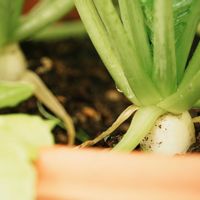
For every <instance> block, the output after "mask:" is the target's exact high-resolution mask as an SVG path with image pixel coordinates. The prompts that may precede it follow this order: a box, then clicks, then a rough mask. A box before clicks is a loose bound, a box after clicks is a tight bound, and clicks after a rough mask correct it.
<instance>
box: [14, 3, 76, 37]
mask: <svg viewBox="0 0 200 200" xmlns="http://www.w3.org/2000/svg"><path fill="white" fill-rule="evenodd" d="M45 2H47V1H45ZM45 2H44V4H42V5H41V6H42V8H40V7H38V11H37V12H36V11H34V12H36V13H37V14H36V15H33V14H31V12H30V14H29V15H28V16H27V17H26V18H25V19H24V20H23V21H22V24H21V26H19V28H18V29H17V30H16V32H15V39H16V40H23V39H26V38H28V37H31V36H33V35H34V34H35V33H37V32H38V31H40V30H41V29H42V28H45V27H46V26H48V25H49V24H51V23H53V22H54V21H56V20H58V19H59V18H61V17H62V16H63V15H64V14H65V13H67V12H69V11H70V10H71V9H72V8H73V6H74V3H73V1H72V0H52V1H51V2H48V4H47V3H46V4H47V5H45Z"/></svg>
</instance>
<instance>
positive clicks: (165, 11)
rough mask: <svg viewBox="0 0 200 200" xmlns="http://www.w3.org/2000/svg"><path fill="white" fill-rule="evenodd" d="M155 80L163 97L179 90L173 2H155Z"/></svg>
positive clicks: (157, 0) (169, 0)
mask: <svg viewBox="0 0 200 200" xmlns="http://www.w3.org/2000/svg"><path fill="white" fill-rule="evenodd" d="M154 5H155V8H154V35H153V44H154V69H153V74H152V75H153V80H154V82H155V84H156V85H157V87H158V89H159V91H160V93H161V94H162V96H163V97H167V96H169V95H170V94H172V93H173V92H175V91H176V89H177V76H176V56H175V39H174V24H173V22H174V20H173V10H172V0H167V1H163V0H155V3H154Z"/></svg>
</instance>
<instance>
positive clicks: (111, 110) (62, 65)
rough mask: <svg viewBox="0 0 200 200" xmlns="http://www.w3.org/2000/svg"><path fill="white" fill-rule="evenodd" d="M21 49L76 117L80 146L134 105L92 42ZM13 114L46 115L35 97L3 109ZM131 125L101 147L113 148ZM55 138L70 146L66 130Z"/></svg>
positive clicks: (57, 132)
mask: <svg viewBox="0 0 200 200" xmlns="http://www.w3.org/2000/svg"><path fill="white" fill-rule="evenodd" d="M21 47H22V49H23V51H24V53H25V55H26V57H27V59H28V63H29V68H30V69H32V70H33V71H35V72H36V73H37V74H38V75H39V76H40V77H41V78H42V79H43V81H44V82H45V83H46V85H47V86H48V87H49V88H50V89H51V91H52V92H53V93H54V94H55V96H56V97H57V98H58V100H59V101H60V102H61V103H62V104H63V105H64V107H65V108H66V110H67V111H68V112H69V114H70V115H71V116H72V118H73V120H74V123H75V126H76V130H77V135H78V138H79V139H77V141H76V143H77V144H79V143H81V142H82V141H84V140H86V139H91V138H94V137H96V136H97V135H98V134H99V133H100V132H102V131H104V130H105V129H106V128H108V127H109V126H110V125H111V124H112V123H113V122H114V121H115V120H116V118H117V117H118V115H119V114H120V113H121V112H122V111H123V110H124V109H125V108H126V107H127V106H129V105H130V103H129V102H128V100H126V98H125V97H124V96H123V94H121V93H120V92H118V91H117V89H116V86H115V84H114V82H113V81H112V79H111V77H110V76H109V74H108V72H107V71H106V68H105V67H104V66H103V64H102V62H101V60H100V58H99V56H98V55H97V53H96V51H95V49H94V47H93V45H92V44H91V42H90V40H89V39H87V38H86V39H82V40H73V39H70V40H66V41H62V42H51V43H35V42H26V43H23V44H22V45H21ZM11 112H12V113H19V112H20V113H21V112H22V113H29V114H37V115H38V114H39V115H41V116H42V114H41V113H40V112H39V109H38V103H37V100H36V99H35V98H34V97H32V98H31V99H29V100H28V101H25V102H23V103H21V104H20V105H19V106H17V107H15V108H11V109H3V110H1V113H2V114H3V113H11ZM48 112H49V111H48ZM128 124H129V123H128V122H126V123H124V124H123V125H122V126H121V127H120V128H119V129H118V130H117V132H116V133H115V134H112V136H111V137H109V138H107V140H104V141H102V142H100V143H99V144H97V146H103V147H112V146H113V145H114V144H115V143H117V142H118V140H120V138H121V135H122V134H123V133H124V132H125V131H126V130H127V128H128ZM54 135H55V140H56V143H58V144H65V143H67V136H66V132H65V130H63V129H61V128H59V127H56V129H55V130H54Z"/></svg>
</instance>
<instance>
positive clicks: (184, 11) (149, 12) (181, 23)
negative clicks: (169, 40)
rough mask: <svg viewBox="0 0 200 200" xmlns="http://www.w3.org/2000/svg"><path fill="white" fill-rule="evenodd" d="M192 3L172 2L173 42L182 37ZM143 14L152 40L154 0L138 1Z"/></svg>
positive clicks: (187, 0)
mask: <svg viewBox="0 0 200 200" xmlns="http://www.w3.org/2000/svg"><path fill="white" fill-rule="evenodd" d="M193 1H196V0H173V16H174V30H175V41H176V42H178V38H180V36H181V35H182V32H183V30H184V28H185V26H186V23H187V19H188V15H189V13H190V7H191V4H192V2H193ZM140 2H141V3H142V7H143V11H144V14H145V21H146V24H147V26H148V29H149V36H150V38H151V39H153V8H154V2H155V0H140Z"/></svg>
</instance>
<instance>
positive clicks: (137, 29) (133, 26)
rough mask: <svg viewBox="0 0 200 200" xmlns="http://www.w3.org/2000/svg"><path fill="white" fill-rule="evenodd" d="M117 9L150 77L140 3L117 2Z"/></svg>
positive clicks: (150, 58)
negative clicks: (118, 8)
mask: <svg viewBox="0 0 200 200" xmlns="http://www.w3.org/2000/svg"><path fill="white" fill-rule="evenodd" d="M119 7H120V14H121V18H122V22H123V26H124V29H125V31H126V33H127V35H128V37H129V40H130V41H131V42H132V43H133V46H135V47H136V50H135V51H136V52H138V57H139V58H140V60H141V63H142V66H143V68H144V69H145V71H146V72H147V73H148V74H149V75H151V72H152V65H153V61H152V55H151V50H150V44H149V40H148V36H147V31H146V27H145V23H144V16H143V12H142V8H141V3H140V1H139V0H135V1H130V0H119Z"/></svg>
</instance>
